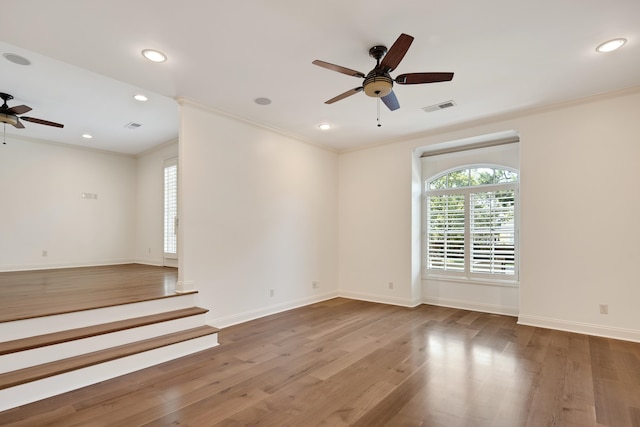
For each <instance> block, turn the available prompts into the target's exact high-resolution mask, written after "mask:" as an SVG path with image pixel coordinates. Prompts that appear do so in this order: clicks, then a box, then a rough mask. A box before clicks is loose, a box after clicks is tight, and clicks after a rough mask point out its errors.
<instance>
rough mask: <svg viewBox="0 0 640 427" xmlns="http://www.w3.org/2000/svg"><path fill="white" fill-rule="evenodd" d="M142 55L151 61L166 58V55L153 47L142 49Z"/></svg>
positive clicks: (160, 60)
mask: <svg viewBox="0 0 640 427" xmlns="http://www.w3.org/2000/svg"><path fill="white" fill-rule="evenodd" d="M142 56H144V57H145V58H147V59H148V60H149V61H151V62H164V61H166V60H167V55H165V54H164V53H162V52H160V51H159V50H155V49H144V50H143V51H142Z"/></svg>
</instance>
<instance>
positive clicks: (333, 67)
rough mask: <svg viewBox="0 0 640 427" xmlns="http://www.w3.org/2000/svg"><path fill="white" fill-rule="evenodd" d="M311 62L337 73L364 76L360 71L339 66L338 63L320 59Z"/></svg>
mask: <svg viewBox="0 0 640 427" xmlns="http://www.w3.org/2000/svg"><path fill="white" fill-rule="evenodd" d="M312 64H314V65H317V66H319V67H322V68H326V69H327V70H332V71H337V72H339V73H342V74H346V75H348V76H353V77H362V78H364V77H365V75H364V73H361V72H360V71H356V70H352V69H351V68H346V67H341V66H340V65H335V64H330V63H328V62H324V61H320V60H318V59H316V60H315V61H313V62H312Z"/></svg>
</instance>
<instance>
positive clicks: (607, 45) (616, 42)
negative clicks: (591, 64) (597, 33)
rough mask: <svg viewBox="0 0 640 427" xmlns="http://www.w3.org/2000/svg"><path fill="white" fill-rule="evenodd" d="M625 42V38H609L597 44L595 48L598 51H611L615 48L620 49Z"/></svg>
mask: <svg viewBox="0 0 640 427" xmlns="http://www.w3.org/2000/svg"><path fill="white" fill-rule="evenodd" d="M626 42H627V39H613V40H609V41H606V42H604V43H602V44H601V45H599V46H598V47H597V48H596V50H597V51H598V52H603V53H606V52H613V51H614V50H616V49H620V48H621V47H622V46H623V45H624V44H625V43H626Z"/></svg>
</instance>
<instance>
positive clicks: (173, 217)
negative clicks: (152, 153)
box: [164, 159, 178, 257]
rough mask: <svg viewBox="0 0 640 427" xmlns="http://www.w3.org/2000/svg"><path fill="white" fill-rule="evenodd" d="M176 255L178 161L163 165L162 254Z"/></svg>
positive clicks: (174, 160)
mask: <svg viewBox="0 0 640 427" xmlns="http://www.w3.org/2000/svg"><path fill="white" fill-rule="evenodd" d="M177 253H178V159H170V160H167V161H165V164H164V254H165V256H168V257H171V256H173V257H175V256H176V255H177Z"/></svg>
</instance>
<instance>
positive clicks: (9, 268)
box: [0, 258, 146, 272]
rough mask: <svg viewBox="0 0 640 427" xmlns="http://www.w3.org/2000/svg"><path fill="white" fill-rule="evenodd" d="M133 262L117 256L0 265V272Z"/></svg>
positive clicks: (133, 261)
mask: <svg viewBox="0 0 640 427" xmlns="http://www.w3.org/2000/svg"><path fill="white" fill-rule="evenodd" d="M133 263H136V261H135V260H132V259H130V258H117V259H110V260H94V261H84V262H65V263H48V264H22V265H0V272H9V271H29V270H54V269H60V268H78V267H100V266H105V265H121V264H133ZM140 264H146V263H140Z"/></svg>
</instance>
